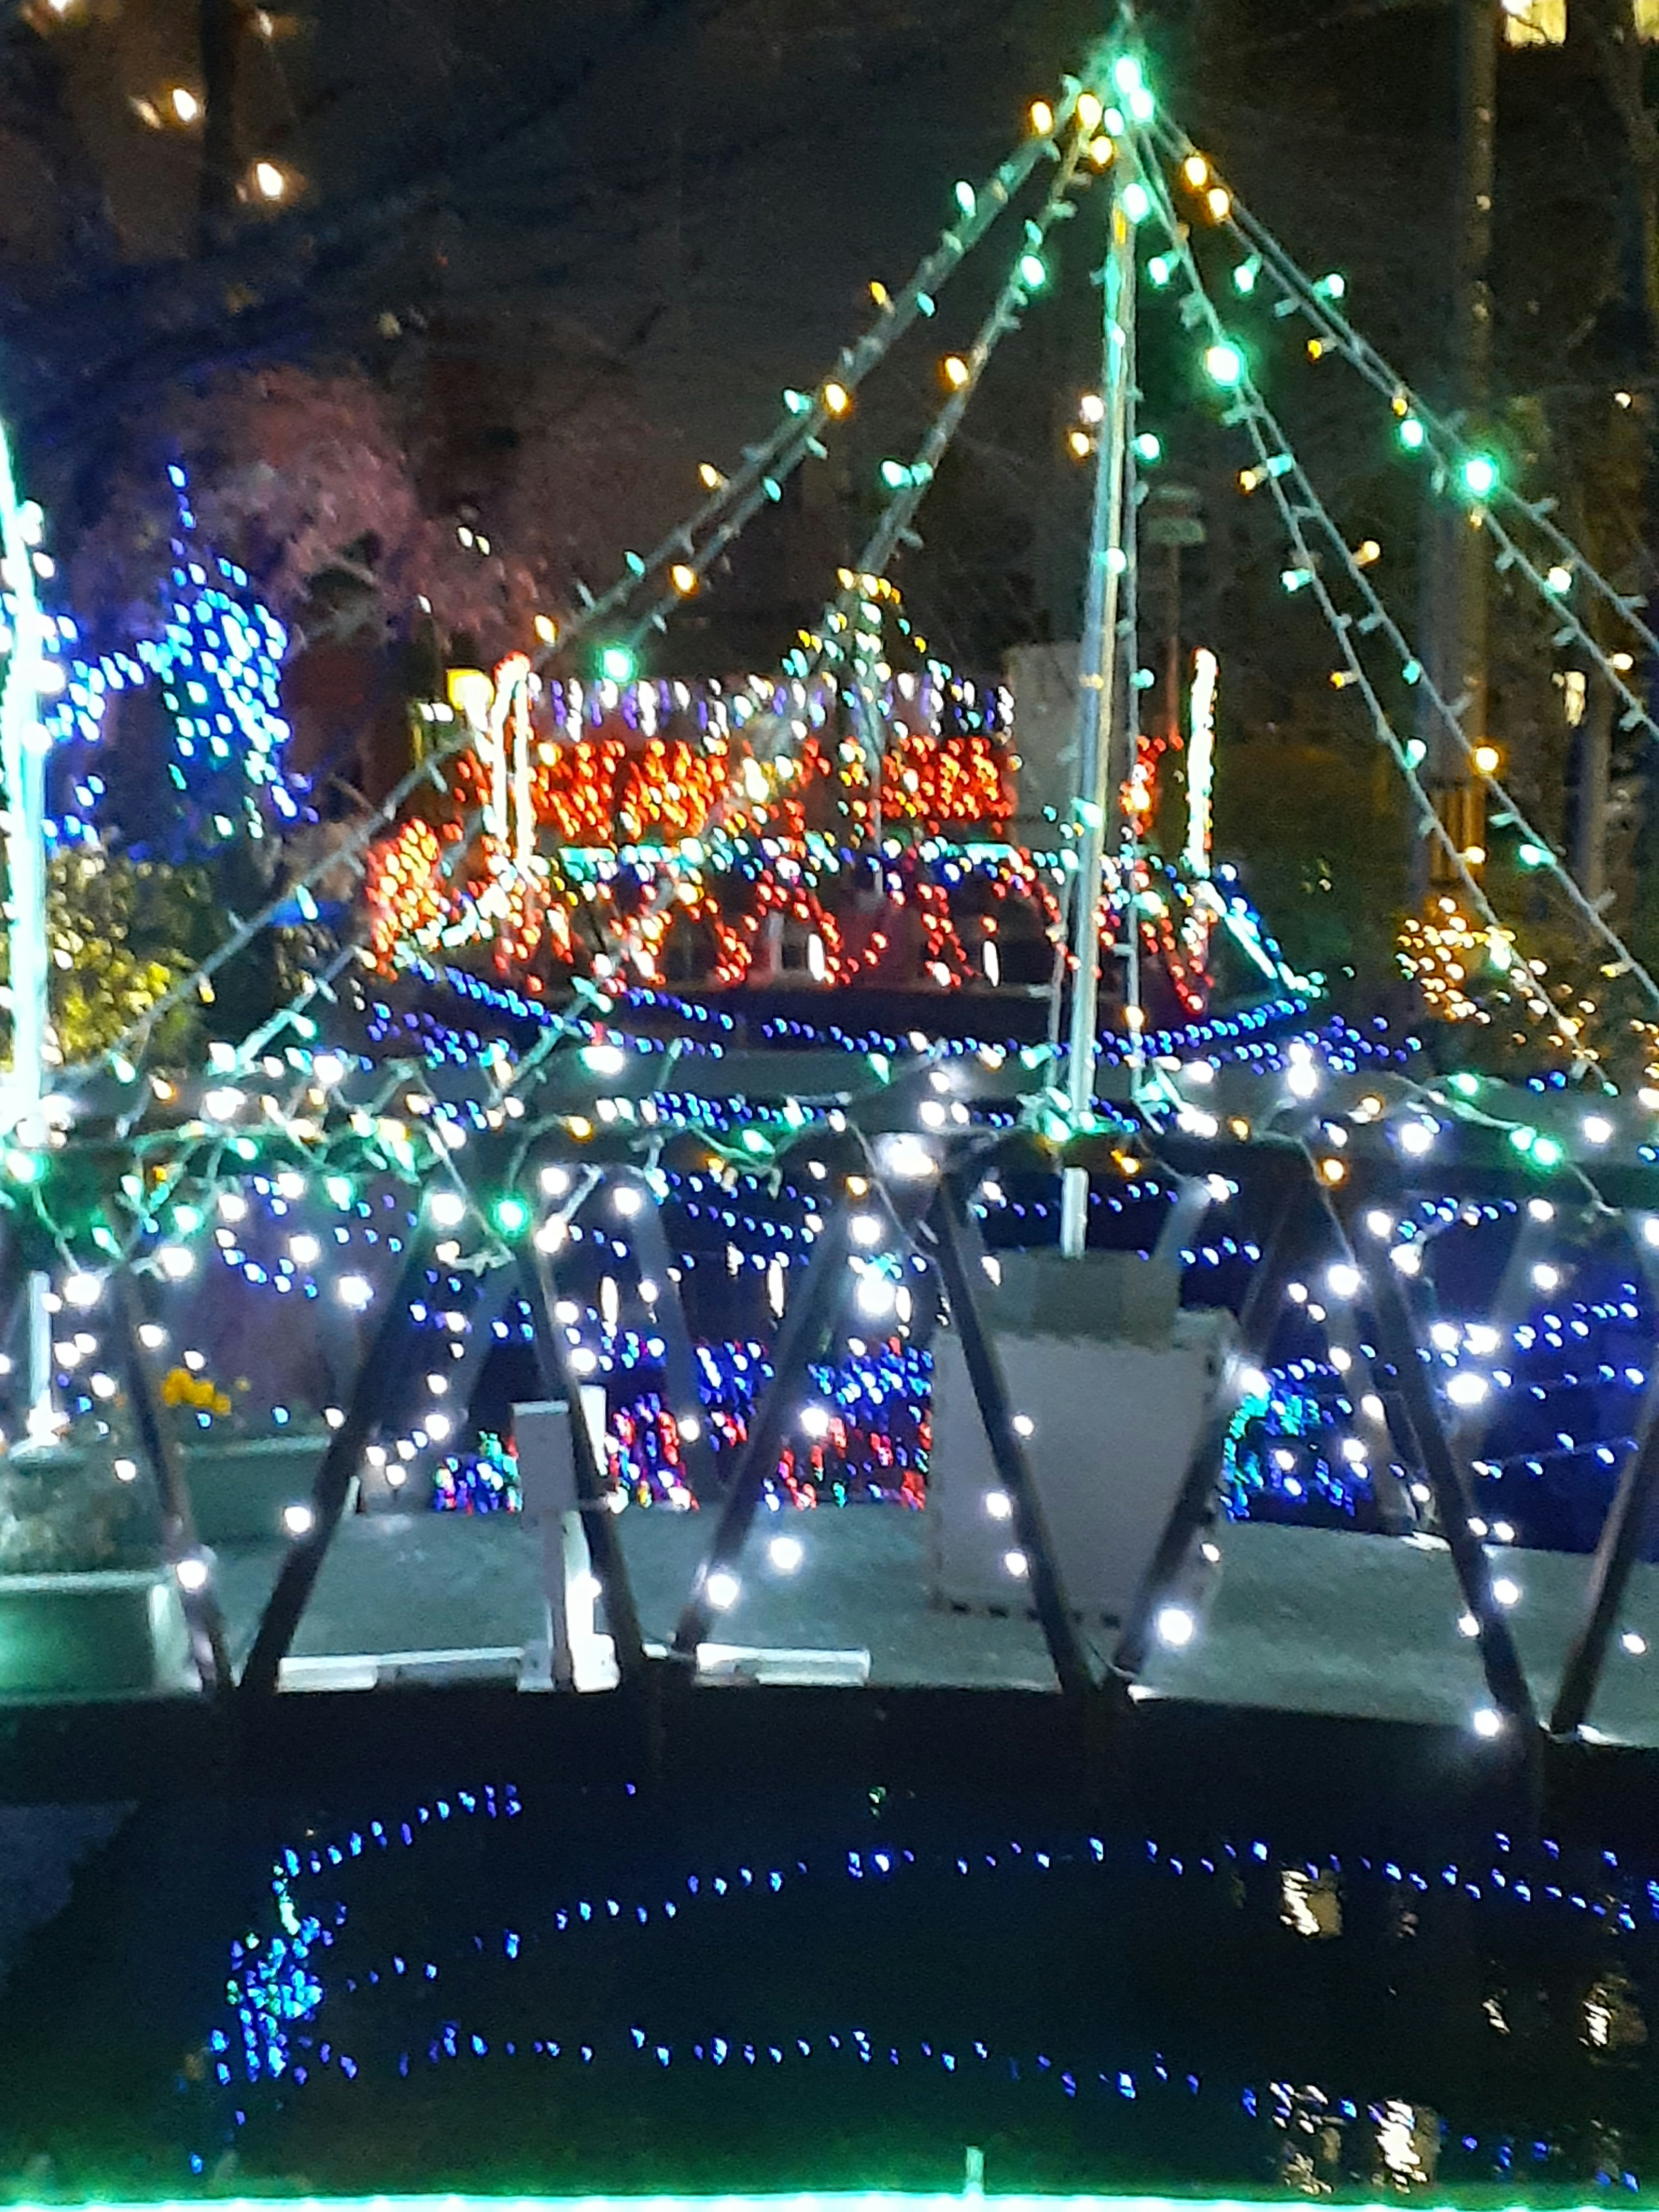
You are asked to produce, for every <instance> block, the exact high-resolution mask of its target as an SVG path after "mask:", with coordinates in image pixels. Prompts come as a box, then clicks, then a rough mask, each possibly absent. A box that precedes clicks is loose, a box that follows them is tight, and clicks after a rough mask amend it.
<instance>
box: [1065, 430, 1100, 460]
mask: <svg viewBox="0 0 1659 2212" xmlns="http://www.w3.org/2000/svg"><path fill="white" fill-rule="evenodd" d="M1066 444H1067V445H1068V446H1069V447H1071V449H1072V451H1073V453H1075V454H1076V455H1077V457H1078V459H1079V460H1080V461H1086V460H1087V459H1088V458H1089V456H1090V454H1091V453H1093V451H1094V445H1095V441H1094V440H1093V439H1092V438H1091V436H1090V435H1089V433H1088V432H1087V431H1086V430H1073V432H1072V434H1071V435H1070V437H1069V438H1067V440H1066Z"/></svg>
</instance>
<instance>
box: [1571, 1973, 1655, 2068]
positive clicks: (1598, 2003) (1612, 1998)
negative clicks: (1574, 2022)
mask: <svg viewBox="0 0 1659 2212" xmlns="http://www.w3.org/2000/svg"><path fill="white" fill-rule="evenodd" d="M1647 2039H1648V2024H1647V2022H1646V2021H1645V2020H1644V2018H1643V2017H1642V2008H1641V2007H1640V2006H1639V2005H1638V2003H1637V2002H1636V1991H1635V1988H1634V1985H1633V1984H1632V1982H1631V1981H1630V1979H1629V1978H1628V1976H1626V1975H1625V1974H1621V1973H1617V1972H1614V1973H1610V1974H1604V1975H1603V1976H1602V1978H1601V1980H1600V1981H1599V1982H1593V1983H1592V1984H1590V1986H1589V1989H1588V1990H1585V1992H1584V2033H1583V2040H1584V2041H1585V2042H1586V2043H1587V2044H1588V2045H1589V2047H1590V2049H1591V2050H1592V2051H1607V2052H1609V2053H1612V2052H1617V2051H1639V2050H1640V2049H1641V2048H1642V2046H1643V2045H1644V2044H1645V2043H1646V2041H1647Z"/></svg>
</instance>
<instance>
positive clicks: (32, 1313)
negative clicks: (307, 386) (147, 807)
mask: <svg viewBox="0 0 1659 2212" xmlns="http://www.w3.org/2000/svg"><path fill="white" fill-rule="evenodd" d="M32 535H33V533H32V532H30V531H29V530H28V529H27V526H26V524H25V520H24V513H23V508H22V506H21V503H20V501H19V500H18V497H17V483H16V478H15V476H14V474H13V472H12V465H11V451H10V447H9V443H8V441H7V439H6V435H5V432H4V430H3V428H0V553H3V556H4V580H5V584H6V589H7V592H8V594H9V598H10V601H11V610H10V611H11V649H10V652H9V655H8V658H7V662H6V683H5V690H4V692H3V694H0V775H3V778H4V782H5V793H6V872H7V875H8V878H9V882H8V885H7V905H6V940H7V946H8V950H9V954H10V963H11V975H10V987H11V1079H10V1083H9V1101H8V1103H9V1108H10V1112H9V1116H8V1119H9V1121H10V1122H11V1123H12V1124H13V1126H15V1125H16V1124H17V1123H19V1122H21V1121H26V1120H27V1119H28V1118H29V1117H31V1116H33V1115H34V1113H35V1112H36V1110H37V1109H38V1108H39V1106H40V1101H41V1098H42V1097H43V1096H44V1095H45V1092H46V1046H47V1042H48V1039H49V1036H50V1025H51V1018H52V1017H51V1007H50V1004H49V1001H48V998H47V987H48V982H49V979H50V976H51V973H52V954H51V948H50V946H49V945H48V943H47V939H46V733H45V732H44V731H43V730H42V729H41V727H40V690H41V684H42V680H43V678H44V674H45V661H46V629H45V624H44V623H43V621H42V619H41V614H40V600H39V598H38V597H37V595H36V592H35V588H34V555H33V546H32V545H31V544H30V543H29V539H30V537H31V536H32ZM51 1287H52V1285H51V1280H50V1279H49V1278H48V1277H47V1276H46V1275H44V1274H41V1273H38V1272H37V1273H33V1274H31V1275H30V1277H29V1279H28V1330H27V1342H28V1362H29V1371H28V1376H27V1388H28V1425H29V1432H30V1434H31V1435H32V1436H33V1437H35V1438H36V1439H37V1440H38V1441H40V1442H41V1443H45V1442H46V1441H47V1440H48V1439H49V1438H50V1437H52V1436H53V1435H55V1433H56V1423H55V1421H54V1420H53V1418H52V1317H51V1315H50V1313H49V1312H48V1310H47V1307H46V1298H47V1295H48V1293H49V1291H50V1290H51Z"/></svg>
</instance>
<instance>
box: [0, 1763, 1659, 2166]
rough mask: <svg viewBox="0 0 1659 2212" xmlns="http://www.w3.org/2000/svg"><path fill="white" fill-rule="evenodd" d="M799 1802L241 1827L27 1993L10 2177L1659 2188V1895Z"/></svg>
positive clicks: (131, 1874) (148, 1866)
mask: <svg viewBox="0 0 1659 2212" xmlns="http://www.w3.org/2000/svg"><path fill="white" fill-rule="evenodd" d="M756 1779H757V1790H756V1792H755V1793H754V1794H753V1795H752V1796H749V1795H743V1796H728V1797H726V1798H724V1799H722V1800H719V1801H706V1802H700V1803H696V1804H688V1803H686V1802H684V1801H678V1802H675V1803H673V1804H671V1805H669V1804H665V1803H663V1802H653V1801H651V1800H649V1799H647V1797H646V1796H644V1795H643V1794H641V1793H639V1792H630V1791H629V1790H625V1789H621V1788H618V1789H616V1790H603V1791H577V1790H559V1789H557V1788H556V1787H554V1786H550V1785H541V1786H536V1787H532V1786H531V1785H529V1784H526V1785H524V1786H522V1787H520V1788H513V1787H511V1786H509V1785H507V1784H505V1783H497V1784H493V1785H492V1784H485V1783H483V1782H480V1783H478V1784H468V1785H467V1786H466V1787H465V1788H464V1789H463V1788H457V1789H455V1790H452V1791H444V1792H442V1793H440V1794H434V1793H432V1792H431V1791H429V1790H428V1793H427V1794H426V1795H425V1796H423V1797H422V1796H417V1795H414V1794H410V1795H408V1796H398V1793H397V1792H396V1791H392V1792H389V1793H388V1794H387V1795H386V1796H385V1797H384V1798H383V1800H382V1801H381V1802H378V1803H377V1804H375V1805H374V1806H373V1807H368V1806H360V1807H358V1808H355V1809H354V1810H352V1811H351V1812H349V1813H347V1814H339V1813H335V1814H331V1815H324V1814H321V1813H320V1812H313V1813H312V1814H306V1813H304V1812H294V1811H287V1810H282V1811H277V1812H276V1813H270V1814H267V1813H264V1812H261V1813H260V1814H258V1816H257V1817H255V1816H254V1815H253V1814H250V1813H249V1812H248V1811H247V1810H246V1808H244V1810H243V1812H242V1813H241V1814H238V1815H237V1816H236V1817H235V1818H234V1820H232V1821H231V1822H230V1823H229V1825H228V1826H222V1827H221V1828H220V1829H219V1830H218V1831H217V1832H216V1839H215V1841H214V1843H213V1847H212V1849H211V1850H209V1851H205V1852H198V1853H197V1856H196V1857H194V1858H192V1857H191V1851H190V1850H189V1849H188V1848H186V1844H185V1840H184V1839H185V1838H186V1834H187V1832H186V1830H185V1829H184V1828H182V1827H180V1826H179V1825H178V1824H177V1823H176V1822H175V1823H174V1825H173V1826H172V1827H171V1828H170V1829H168V1830H167V1831H166V1836H167V1837H170V1838H171V1840H170V1841H167V1840H165V1838H162V1836H161V1832H158V1834H157V1836H155V1837H152V1838H151V1839H150V1840H149V1842H148V1843H147V1844H145V1845H144V1846H143V1849H142V1850H137V1852H136V1853H134V1852H130V1853H129V1855H128V1857H127V1859H126V1860H125V1862H124V1863H118V1862H116V1861H112V1863H111V1865H110V1866H109V1868H108V1869H106V1870H105V1871H104V1873H103V1874H102V1875H101V1876H100V1879H99V1880H98V1881H94V1883H93V1885H92V1888H91V1890H90V1892H89V1893H88V1896H89V1902H88V1905H87V1907H86V1911H84V1912H83V1914H82V1926H81V1929H80V1931H79V1933H78V1934H76V1932H75V1930H74V1928H73V1925H72V1923H73V1921H74V1915H71V1916H70V1923H64V1929H69V1931H70V1932H69V1933H68V1934H65V1932H64V1929H59V1930H58V1931H57V1933H56V1935H55V1936H54V1938H53V1942H54V1943H55V1944H56V1947H57V1948H56V1949H55V1950H54V1948H53V1945H52V1944H51V1943H49V1944H48V1945H47V1946H46V1948H45V1950H44V1951H42V1952H41V1953H40V1954H39V1955H38V1956H37V1957H36V1959H35V1960H34V1962H33V1971H30V1970H29V1969H28V1968H27V1966H26V1967H25V1968H24V1969H22V1970H20V1972H19V1974H18V1975H17V1976H16V1977H15V1979H14V1988H13V1996H12V2000H11V2002H10V2005H9V2010H8V2013H7V2016H6V2018H5V2020H4V2022H3V2027H4V2030H5V2035H4V2044H3V2063H0V2145H3V2148H4V2162H3V2164H0V2172H6V2171H9V2172H10V2173H11V2174H12V2175H13V2176H14V2179H15V2188H14V2193H24V2191H25V2190H26V2189H27V2193H31V2194H33V2195H36V2196H40V2195H44V2194H48V2193H50V2191H51V2187H52V2185H54V2184H55V2185H56V2186H57V2187H58V2189H60V2190H61V2191H64V2192H66V2193H70V2194H80V2193H82V2192H88V2191H93V2190H97V2191H109V2190H113V2189H125V2190H130V2191H142V2192H143V2193H145V2194H150V2195H155V2194H160V2193H162V2192H163V2191H169V2192H171V2191H184V2192H185V2193H189V2192H191V2191H210V2190H211V2189H214V2188H218V2189H220V2190H224V2189H227V2188H234V2189H235V2190H237V2191H241V2190H244V2189H259V2188H266V2187H280V2186H283V2185H288V2186H299V2185H303V2186H305V2187H307V2188H310V2189H315V2190H319V2191H381V2190H384V2191H398V2190H403V2189H447V2188H469V2189H475V2190H476V2189H484V2190H493V2189H501V2190H520V2189H530V2188H535V2189H541V2190H549V2191H597V2190H606V2189H614V2190H622V2191H646V2190H678V2191H690V2190H705V2189H707V2190H713V2189H721V2188H747V2189H775V2188H795V2187H835V2186H839V2187H848V2186H854V2185H890V2186H909V2187H918V2188H920V2187H927V2188H939V2187H944V2188H954V2187H959V2186H960V2184H961V2180H962V2176H963V2156H964V2150H965V2148H966V2147H967V2146H969V2145H975V2146H977V2147H979V2148H982V2149H983V2150H984V2152H985V2154H986V2172H987V2187H988V2188H989V2189H990V2190H991V2191H998V2190H1011V2189H1014V2188H1017V2187H1036V2188H1043V2189H1053V2190H1067V2189H1100V2190H1109V2189H1129V2188H1136V2189H1144V2188H1155V2189H1160V2190H1161V2189H1168V2190H1171V2191H1194V2192H1200V2193H1201V2192H1204V2191H1279V2192H1283V2191H1285V2190H1286V2189H1289V2190H1291V2191H1297V2192H1304V2191H1306V2192H1310V2193H1315V2194H1328V2193H1335V2194H1338V2195H1346V2194H1355V2195H1363V2194H1366V2193H1369V2192H1370V2191H1375V2190H1376V2189H1378V2188H1385V2189H1388V2190H1389V2191H1396V2190H1402V2189H1403V2190H1406V2191H1411V2192H1421V2193H1426V2192H1432V2193H1433V2194H1434V2195H1435V2196H1437V2197H1443V2196H1445V2195H1447V2194H1450V2195H1452V2196H1454V2197H1463V2198H1467V2199H1468V2200H1470V2201H1478V2200H1481V2199H1490V2200H1491V2201H1492V2202H1494V2203H1498V2202H1501V2203H1514V2202H1516V2201H1522V2200H1524V2201H1541V2200H1542V2199H1546V2198H1559V2199H1564V2200H1565V2199H1571V2200H1575V2201H1577V2200H1583V2199H1584V2198H1585V2197H1596V2196H1600V2197H1612V2198H1618V2199H1622V2198H1626V2197H1628V2196H1629V2195H1631V2194H1632V2193H1633V2192H1641V2191H1644V2189H1645V2186H1646V2185H1647V2184H1648V2183H1649V2181H1650V2179H1651V2178H1652V2176H1653V2175H1654V2174H1655V2173H1656V2172H1659V2160H1656V2143H1655V2140H1654V2138H1655V2136H1656V2131H1659V2097H1656V2091H1659V2059H1656V2052H1655V2049H1654V2045H1653V2042H1652V2039H1651V2035H1650V2022H1651V2021H1653V2020H1654V2019H1655V2018H1656V2012H1655V2007H1656V2003H1659V1882H1655V1883H1653V1884H1652V1885H1650V1880H1649V1875H1648V1873H1647V1871H1646V1870H1645V1869H1643V1868H1642V1867H1639V1866H1636V1865H1632V1864H1626V1863H1614V1861H1613V1858H1612V1857H1610V1856H1608V1855H1605V1854H1603V1853H1601V1852H1600V1851H1597V1850H1586V1849H1582V1848H1574V1849H1571V1850H1568V1849H1565V1848H1561V1849H1557V1848H1556V1847H1553V1846H1551V1845H1547V1844H1539V1843H1533V1844H1523V1843H1522V1842H1521V1841H1520V1840H1519V1839H1518V1838H1508V1837H1504V1836H1502V1835H1498V1836H1494V1835H1493V1834H1492V1833H1491V1832H1490V1831H1488V1832H1485V1833H1484V1834H1482V1835H1480V1836H1479V1837H1478V1838H1474V1839H1473V1840H1469V1839H1468V1838H1466V1839H1465V1841H1464V1842H1463V1843H1462V1844H1461V1845H1460V1846H1459V1847H1457V1849H1456V1850H1455V1853H1454V1854H1452V1855H1445V1854H1440V1853H1437V1854H1435V1855H1433V1856H1426V1855H1423V1854H1419V1855H1418V1856H1417V1857H1410V1856H1407V1857H1395V1858H1385V1857H1377V1856H1374V1855H1373V1854H1371V1853H1370V1852H1369V1851H1366V1850H1359V1851H1357V1852H1353V1853H1350V1852H1348V1851H1344V1852H1341V1853H1340V1854H1338V1855H1336V1857H1334V1858H1333V1857H1318V1856H1316V1857H1311V1858H1309V1857H1297V1858H1296V1859H1294V1860H1291V1861H1287V1860H1286V1859H1285V1857H1283V1856H1282V1855H1281V1853H1280V1851H1279V1850H1278V1849H1276V1848H1275V1847H1274V1845H1273V1842H1272V1840H1271V1839H1270V1838H1265V1837H1257V1836H1254V1835H1251V1834H1249V1833H1243V1834H1237V1835H1233V1836H1231V1837H1225V1838H1224V1837H1221V1836H1219V1835H1218V1836H1216V1837H1213V1838H1210V1839H1208V1840H1205V1839H1203V1838H1188V1839H1184V1840H1183V1839H1180V1838H1174V1837H1161V1838H1152V1839H1149V1838H1147V1837H1146V1836H1145V1835H1144V1834H1142V1833H1138V1832H1127V1833H1126V1832H1110V1831H1108V1830H1106V1829H1099V1830H1097V1831H1095V1832H1092V1833H1091V1832H1090V1830H1089V1829H1088V1828H1087V1827H1085V1826H1077V1825H1074V1824H1073V1823H1071V1822H1069V1821H1068V1820H1066V1819H1064V1818H1059V1817H1056V1818H1054V1819H1053V1820H1047V1819H1045V1818H1044V1817H1042V1815H1040V1814H1030V1815H1029V1816H1028V1817H1025V1818H1020V1817H1018V1816H1015V1817H1011V1816H1010V1815H1009V1814H1008V1813H1007V1812H1006V1810H1000V1811H996V1812H992V1811H990V1810H987V1808H986V1807H985V1806H984V1805H983V1804H982V1803H981V1805H979V1806H977V1807H975V1805H974V1804H973V1802H972V1800H971V1796H970V1795H969V1784H970V1782H971V1778H964V1795H963V1800H962V1802H960V1803H959V1804H956V1805H946V1804H940V1803H933V1804H927V1803H923V1802H919V1801H915V1800H905V1801H902V1802H893V1801H890V1800H889V1799H888V1798H887V1797H886V1796H884V1795H883V1793H881V1792H880V1791H876V1792H874V1793H872V1794H871V1795H869V1796H854V1795H846V1794H843V1795H841V1796H836V1797H833V1798H820V1799H813V1800H811V1801H808V1800H806V1799H805V1798H801V1799H795V1800H790V1801H787V1802H781V1801H780V1799H779V1798H778V1797H776V1796H762V1795H761V1794H760V1790H759V1787H758V1785H759V1784H760V1783H761V1782H762V1781H763V1778H760V1777H757V1778H756ZM207 1827H209V1828H210V1827H211V1823H210V1822H208V1823H207ZM204 1832H205V1830H201V1831H198V1832H197V1841H198V1842H199V1841H200V1839H201V1835H202V1833H204ZM208 1867H211V1868H212V1869H214V1871H213V1872H212V1874H211V1875H208V1874H206V1873H204V1869H206V1868H208ZM88 1914H89V1917H88ZM77 1943H78V1944H79V1946H80V1948H79V1949H78V1951H77V1949H76V1944H77ZM43 2153H46V2154H49V2155H50V2156H51V2157H52V2160H53V2161H54V2163H53V2165H52V2168H51V2169H50V2170H49V2171H47V2170H46V2169H43V2168H41V2167H40V2166H39V2165H38V2164H37V2165H36V2166H33V2168H29V2167H28V2166H27V2161H28V2160H30V2159H31V2158H34V2159H36V2160H39V2158H40V2156H41V2154H43ZM25 2175H27V2176H29V2177H30V2178H29V2179H27V2181H25V2180H22V2179H18V2178H19V2177H23V2176H25Z"/></svg>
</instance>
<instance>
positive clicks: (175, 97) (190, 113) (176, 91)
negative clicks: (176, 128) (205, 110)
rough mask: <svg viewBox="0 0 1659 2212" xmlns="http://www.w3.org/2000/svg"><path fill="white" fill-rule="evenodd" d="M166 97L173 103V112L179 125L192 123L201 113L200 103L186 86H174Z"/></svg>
mask: <svg viewBox="0 0 1659 2212" xmlns="http://www.w3.org/2000/svg"><path fill="white" fill-rule="evenodd" d="M167 97H168V98H169V99H170V100H172V102H173V113H174V114H175V115H176V116H177V117H178V118H179V121H180V123H194V122H195V120H196V118H197V116H198V115H199V114H200V113H201V112H202V103H201V101H200V100H197V97H196V94H194V93H193V92H191V90H190V89H189V88H188V87H187V86H185V85H182V84H175V85H174V86H173V90H172V91H171V93H169V94H168V95H167Z"/></svg>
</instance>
